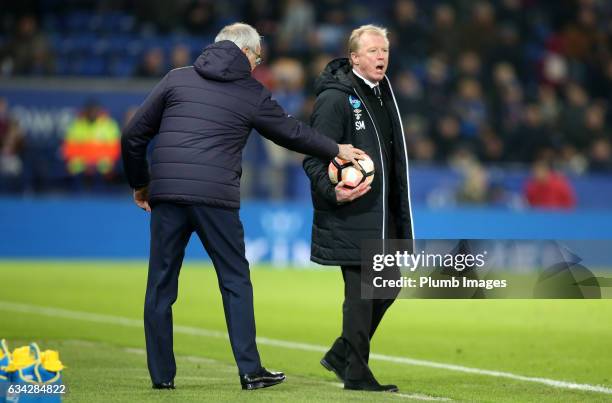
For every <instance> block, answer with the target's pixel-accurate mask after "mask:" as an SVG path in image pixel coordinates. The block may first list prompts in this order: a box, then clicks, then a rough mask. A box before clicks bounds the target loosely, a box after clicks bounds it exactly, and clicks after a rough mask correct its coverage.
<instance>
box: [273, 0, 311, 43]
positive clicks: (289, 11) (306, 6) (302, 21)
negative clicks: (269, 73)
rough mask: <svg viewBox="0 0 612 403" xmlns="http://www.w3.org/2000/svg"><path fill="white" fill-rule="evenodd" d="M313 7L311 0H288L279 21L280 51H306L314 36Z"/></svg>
mask: <svg viewBox="0 0 612 403" xmlns="http://www.w3.org/2000/svg"><path fill="white" fill-rule="evenodd" d="M314 30H315V9H314V6H313V5H312V3H311V2H309V1H305V0H289V1H287V2H286V4H285V7H284V11H283V17H282V19H281V21H280V23H279V33H278V46H277V50H278V51H279V52H280V53H289V54H295V55H299V54H305V53H308V51H309V47H310V46H311V44H312V42H313V40H314V38H313V36H312V33H313V32H314Z"/></svg>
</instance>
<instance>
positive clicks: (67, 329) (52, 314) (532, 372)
mask: <svg viewBox="0 0 612 403" xmlns="http://www.w3.org/2000/svg"><path fill="white" fill-rule="evenodd" d="M252 281H253V285H254V292H255V314H256V319H257V333H258V337H261V338H264V340H262V343H260V345H259V350H260V354H261V356H262V360H263V364H264V365H265V366H266V367H267V368H269V369H272V370H283V371H285V373H286V374H287V381H286V382H285V383H284V384H282V385H280V386H276V387H273V388H270V389H265V390H258V391H252V392H246V391H242V390H241V389H240V385H239V382H238V376H237V370H236V367H235V364H234V362H233V357H232V355H231V351H230V347H229V343H228V341H227V340H226V339H225V338H223V337H220V336H219V332H225V330H226V327H225V321H224V316H223V310H222V304H221V297H220V294H219V291H218V286H217V280H216V276H215V273H214V271H213V270H211V267H210V266H209V265H206V264H200V263H194V262H187V263H186V264H185V266H184V267H183V270H182V272H181V277H180V291H179V299H178V301H177V303H176V304H175V306H174V323H175V326H178V329H175V340H174V348H175V353H176V355H177V364H178V374H177V378H176V383H177V389H176V390H174V391H154V390H151V389H150V382H149V379H148V373H147V369H146V358H145V355H144V335H143V329H142V325H141V320H142V310H143V300H144V292H145V283H146V262H143V261H134V262H115V261H68V262H59V261H27V262H26V261H6V260H5V261H0V338H2V337H4V338H6V339H7V340H8V342H9V345H10V346H11V347H12V348H14V347H16V346H18V345H20V344H23V343H27V342H30V341H36V342H38V343H39V344H40V345H41V347H42V348H56V349H59V351H60V355H61V359H62V361H64V363H65V364H66V365H67V366H68V368H67V369H66V370H65V373H64V377H65V383H66V385H67V387H68V389H69V393H68V395H67V396H66V399H65V400H66V401H74V402H109V401H113V402H114V401H121V402H140V401H143V402H146V401H152V402H157V401H168V402H177V401H180V402H192V401H193V402H196V401H227V402H230V401H231V402H234V401H248V402H251V401H254V402H257V401H266V402H270V401H273V402H277V401H282V402H291V401H304V402H317V401H328V402H334V401H411V400H414V401H420V400H426V399H435V400H447V401H448V400H452V401H482V402H559V401H564V402H566V401H570V402H583V401H602V402H603V401H612V394H610V393H609V392H605V391H604V392H601V391H600V392H595V391H584V390H572V389H571V388H568V387H567V385H568V383H571V382H573V383H578V384H587V385H594V386H597V385H598V386H602V387H604V388H607V390H608V391H609V390H610V389H612V300H398V301H397V302H396V303H395V304H394V305H393V306H392V307H391V308H390V310H389V312H388V313H387V315H386V317H385V319H384V320H383V322H382V324H381V326H380V328H379V330H378V332H377V334H376V336H375V338H374V340H373V342H372V352H373V353H376V354H382V355H385V356H392V357H404V358H411V359H415V360H426V361H428V362H435V363H442V364H446V365H445V366H442V367H435V366H433V365H429V364H427V365H421V364H419V363H418V362H414V363H412V364H411V363H409V362H406V361H405V360H404V362H391V361H389V360H381V359H374V358H373V359H372V360H371V363H370V364H371V367H372V370H373V371H374V373H375V374H376V375H377V377H378V379H379V380H380V381H381V382H383V383H396V384H397V385H398V386H399V387H400V390H401V394H400V395H393V394H374V395H373V394H371V393H364V392H349V391H344V390H343V389H342V387H341V385H340V384H339V383H338V382H337V380H336V379H335V378H334V377H333V375H332V374H331V373H329V372H327V371H325V370H324V369H323V368H322V367H321V366H320V365H319V359H320V358H321V356H322V353H321V352H320V351H317V349H318V348H320V346H327V345H329V344H331V342H332V341H333V340H334V339H335V337H337V335H338V333H339V331H340V325H341V302H342V280H341V276H340V273H339V271H338V270H336V269H330V268H326V269H323V268H321V269H311V270H290V269H287V270H275V269H272V268H269V267H257V268H254V269H253V270H252ZM278 340H281V341H287V342H291V343H289V344H286V345H281V344H280V343H278V342H277V341H278ZM297 343H302V344H297ZM317 346H318V347H317ZM449 364H454V365H457V366H461V367H470V368H477V369H480V370H489V371H502V372H504V373H512V374H516V375H520V376H523V377H526V378H525V379H523V378H514V379H513V378H509V377H504V376H502V377H499V376H492V375H491V374H490V373H489V374H483V373H481V372H473V373H468V372H465V371H457V370H453V369H452V368H451V367H449V366H448V365H449ZM533 378H545V379H549V380H555V381H562V382H565V383H563V384H562V385H565V386H563V387H554V386H551V385H546V384H544V383H542V382H534V381H533Z"/></svg>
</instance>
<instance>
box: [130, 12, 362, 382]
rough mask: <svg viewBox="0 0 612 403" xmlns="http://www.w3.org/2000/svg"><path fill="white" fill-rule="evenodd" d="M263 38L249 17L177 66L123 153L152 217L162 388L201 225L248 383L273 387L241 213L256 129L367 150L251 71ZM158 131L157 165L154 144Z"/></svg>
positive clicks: (137, 120) (151, 328) (134, 123)
mask: <svg viewBox="0 0 612 403" xmlns="http://www.w3.org/2000/svg"><path fill="white" fill-rule="evenodd" d="M260 52H261V46H260V36H259V34H258V33H257V31H256V30H255V29H254V28H253V27H251V26H249V25H246V24H232V25H229V26H227V27H225V28H223V29H222V30H221V32H220V33H219V35H218V36H217V37H216V39H215V43H214V44H213V45H210V46H208V47H207V48H206V49H205V50H204V52H203V53H202V55H201V56H200V57H199V58H198V59H197V60H196V62H195V64H194V65H193V66H190V67H185V68H179V69H175V70H172V71H170V72H169V73H168V74H166V76H165V77H164V78H163V79H162V80H161V81H160V82H159V83H158V84H157V85H156V87H155V88H154V89H153V91H152V92H151V94H149V96H148V97H147V99H146V100H145V101H144V103H143V104H142V105H141V106H140V108H139V109H138V111H137V112H136V114H135V116H134V117H133V118H132V120H131V121H130V123H129V124H128V125H127V127H126V128H125V130H124V133H123V136H122V141H121V144H122V156H123V162H124V166H125V171H126V175H127V178H128V181H129V183H130V185H131V186H132V188H134V200H135V202H136V204H137V205H138V206H139V207H141V208H143V209H145V210H147V211H152V214H151V246H150V247H151V253H150V258H149V274H148V280H147V293H146V298H145V312H144V317H145V337H146V344H147V363H148V367H149V372H150V375H151V380H152V381H153V387H154V388H159V389H168V388H174V376H175V374H176V364H175V360H174V354H173V347H172V304H173V303H174V302H175V301H176V298H177V288H178V276H179V270H180V268H181V264H182V261H183V256H184V252H185V247H186V245H187V242H188V241H189V238H190V236H191V234H192V233H193V232H194V231H195V232H196V233H197V234H198V236H199V238H200V240H201V241H202V244H203V245H204V247H205V248H206V251H207V252H208V255H209V256H210V258H211V259H212V262H213V264H214V266H215V270H216V271H217V276H218V278H219V285H220V288H221V295H222V299H223V308H224V310H225V317H226V321H227V327H228V333H229V339H230V343H231V345H232V351H233V353H234V358H235V359H236V363H237V365H238V370H239V375H240V382H241V384H242V387H243V389H258V388H262V387H266V386H272V385H275V384H277V383H280V382H282V381H283V380H284V379H285V376H284V374H282V373H280V372H278V373H272V372H269V371H266V370H265V369H264V368H263V367H262V366H261V362H260V358H259V353H258V351H257V346H256V343H255V318H254V313H253V290H252V286H251V281H250V276H249V265H248V262H247V260H246V258H245V250H244V232H243V228H242V223H241V222H240V218H239V216H238V209H239V207H240V176H241V171H242V170H241V160H242V149H243V148H244V146H245V144H246V141H247V137H248V135H249V133H250V132H251V129H253V128H254V129H256V130H257V131H258V132H259V133H261V134H262V135H263V136H265V137H267V138H269V139H271V140H272V141H274V142H275V143H277V144H279V145H281V146H284V147H287V148H289V149H291V150H294V151H298V152H302V153H311V154H313V155H316V156H318V157H319V158H325V159H329V158H333V157H334V156H336V155H338V156H344V157H343V158H349V159H351V160H352V161H353V162H354V163H356V158H360V157H359V155H360V154H361V153H362V152H361V151H360V150H357V149H355V148H353V147H352V146H350V145H340V146H339V145H337V144H336V142H334V141H333V140H331V139H329V138H327V137H325V136H322V135H320V134H318V133H316V132H315V131H314V130H312V129H311V128H310V127H308V126H306V125H304V124H302V123H301V122H299V121H297V120H296V119H294V118H292V117H289V116H287V114H286V113H285V112H284V111H283V109H282V108H281V107H280V106H279V105H278V104H277V103H276V102H275V101H273V100H272V99H271V95H270V91H268V90H267V89H266V88H264V87H263V86H262V85H261V84H260V83H259V82H258V81H257V80H255V79H254V78H253V77H252V76H251V72H252V70H253V69H254V68H255V66H256V65H257V64H259V63H260V62H261V58H260ZM153 137H156V141H155V144H154V146H153V149H152V156H151V166H150V172H149V166H148V163H147V156H146V155H147V145H148V144H149V142H150V141H151V140H152V138H153Z"/></svg>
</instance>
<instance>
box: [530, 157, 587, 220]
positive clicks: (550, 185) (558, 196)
mask: <svg viewBox="0 0 612 403" xmlns="http://www.w3.org/2000/svg"><path fill="white" fill-rule="evenodd" d="M525 198H526V199H527V201H528V202H529V205H530V206H532V207H540V208H548V209H570V208H573V207H575V206H576V197H575V195H574V190H573V189H572V186H571V184H570V182H569V181H568V180H567V178H566V177H565V176H564V175H563V174H561V173H560V172H555V171H554V170H553V169H552V166H551V165H550V162H549V161H547V160H538V161H536V162H535V163H534V164H533V169H532V176H531V178H529V179H528V181H527V183H526V184H525Z"/></svg>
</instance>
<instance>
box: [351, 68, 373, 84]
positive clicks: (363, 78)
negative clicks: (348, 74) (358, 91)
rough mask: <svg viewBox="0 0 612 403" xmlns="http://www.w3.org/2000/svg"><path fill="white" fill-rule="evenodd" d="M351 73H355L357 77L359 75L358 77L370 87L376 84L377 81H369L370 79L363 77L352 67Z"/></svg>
mask: <svg viewBox="0 0 612 403" xmlns="http://www.w3.org/2000/svg"><path fill="white" fill-rule="evenodd" d="M353 74H355V75H356V76H357V77H359V78H361V79H362V80H363V81H365V83H366V84H367V85H369V86H370V88H374V87H376V86H377V85H378V83H373V82H371V81H370V80H368V79H367V78H365V77H363V76H362V75H361V74H359V73H357V70H355V69H354V68H353Z"/></svg>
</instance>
